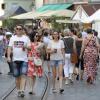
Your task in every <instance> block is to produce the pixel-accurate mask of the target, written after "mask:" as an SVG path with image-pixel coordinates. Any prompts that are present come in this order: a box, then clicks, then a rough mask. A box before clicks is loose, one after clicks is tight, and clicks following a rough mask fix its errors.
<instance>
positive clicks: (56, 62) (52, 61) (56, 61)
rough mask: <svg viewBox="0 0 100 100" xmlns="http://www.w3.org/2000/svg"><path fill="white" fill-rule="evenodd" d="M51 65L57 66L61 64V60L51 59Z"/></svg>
mask: <svg viewBox="0 0 100 100" xmlns="http://www.w3.org/2000/svg"><path fill="white" fill-rule="evenodd" d="M50 64H51V67H59V66H60V65H61V64H63V60H51V61H50Z"/></svg>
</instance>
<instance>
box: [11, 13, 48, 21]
mask: <svg viewBox="0 0 100 100" xmlns="http://www.w3.org/2000/svg"><path fill="white" fill-rule="evenodd" d="M46 12H48V11H44V12H37V11H30V12H27V13H24V14H20V15H17V16H13V17H10V18H11V19H35V18H37V17H39V16H40V15H41V14H44V13H46Z"/></svg>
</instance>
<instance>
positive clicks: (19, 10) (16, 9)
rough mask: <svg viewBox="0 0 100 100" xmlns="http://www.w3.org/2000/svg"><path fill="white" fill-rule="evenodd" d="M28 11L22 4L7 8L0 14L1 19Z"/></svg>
mask: <svg viewBox="0 0 100 100" xmlns="http://www.w3.org/2000/svg"><path fill="white" fill-rule="evenodd" d="M26 12H27V11H26V10H24V9H23V8H22V7H21V6H18V7H14V8H11V9H9V10H7V11H6V13H5V14H4V15H2V16H0V20H3V19H7V18H8V17H11V16H14V15H18V14H21V13H26Z"/></svg>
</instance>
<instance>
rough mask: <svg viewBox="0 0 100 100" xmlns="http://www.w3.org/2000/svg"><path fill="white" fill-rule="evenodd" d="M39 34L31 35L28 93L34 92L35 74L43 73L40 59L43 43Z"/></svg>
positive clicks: (39, 75) (40, 74)
mask: <svg viewBox="0 0 100 100" xmlns="http://www.w3.org/2000/svg"><path fill="white" fill-rule="evenodd" d="M41 38H42V37H41V35H39V33H36V34H35V35H34V34H33V35H32V36H31V50H29V53H28V58H29V61H28V73H27V75H28V76H29V86H30V92H29V94H33V95H34V94H35V93H34V92H33V87H34V84H35V80H36V76H38V77H41V76H42V74H43V69H42V60H41V48H42V47H43V43H42V42H41Z"/></svg>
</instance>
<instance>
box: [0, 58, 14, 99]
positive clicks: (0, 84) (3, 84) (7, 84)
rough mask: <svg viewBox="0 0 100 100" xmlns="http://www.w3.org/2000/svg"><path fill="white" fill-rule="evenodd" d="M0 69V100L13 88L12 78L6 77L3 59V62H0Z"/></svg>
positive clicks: (6, 71) (7, 70)
mask: <svg viewBox="0 0 100 100" xmlns="http://www.w3.org/2000/svg"><path fill="white" fill-rule="evenodd" d="M0 69H1V72H2V74H1V75H0V99H1V98H3V97H4V96H5V95H6V94H7V93H8V92H9V91H10V90H11V89H12V87H13V86H14V82H15V80H14V77H12V76H10V75H7V73H8V72H9V68H8V64H7V63H6V60H5V59H4V58H3V61H2V62H0Z"/></svg>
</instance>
